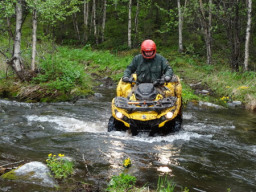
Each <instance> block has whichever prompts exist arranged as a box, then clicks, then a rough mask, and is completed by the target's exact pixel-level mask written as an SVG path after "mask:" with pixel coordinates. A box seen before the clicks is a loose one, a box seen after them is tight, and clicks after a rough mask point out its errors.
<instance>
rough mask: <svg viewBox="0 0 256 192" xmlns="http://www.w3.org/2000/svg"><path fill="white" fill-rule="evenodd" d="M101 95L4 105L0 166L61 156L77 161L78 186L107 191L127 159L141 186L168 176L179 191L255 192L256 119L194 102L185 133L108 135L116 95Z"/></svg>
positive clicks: (18, 185) (20, 187) (0, 105)
mask: <svg viewBox="0 0 256 192" xmlns="http://www.w3.org/2000/svg"><path fill="white" fill-rule="evenodd" d="M102 95H103V97H102V98H88V99H80V100H78V101H77V102H75V103H68V102H64V103H53V104H45V103H43V104H42V103H35V104H27V103H20V102H14V101H6V100H0V166H1V165H3V164H8V163H10V162H17V161H21V160H24V162H29V161H41V162H44V161H45V159H46V158H47V155H48V154H49V153H54V154H58V153H64V154H65V155H67V156H70V157H72V158H74V159H75V160H76V162H77V164H76V167H77V170H76V180H77V181H79V180H80V181H85V182H90V183H94V184H95V185H99V186H100V187H102V188H104V187H106V185H107V183H108V181H109V178H111V176H113V175H117V174H120V173H121V172H123V171H124V168H123V167H122V162H123V160H124V159H125V158H127V157H130V158H131V160H132V167H130V168H129V169H128V170H126V171H125V172H126V173H129V174H131V175H134V176H136V177H137V179H138V185H140V186H143V185H144V184H148V185H149V186H150V187H151V188H155V187H156V184H157V180H158V177H159V175H164V174H168V175H169V176H170V177H171V178H172V179H173V181H174V182H175V183H176V186H177V187H176V189H177V190H178V191H180V190H181V188H182V187H188V188H189V189H190V192H193V191H200V192H202V191H207V192H221V191H223V192H225V191H227V190H228V188H230V189H231V191H232V192H236V191H237V192H245V191H246V192H248V191H256V116H255V114H253V113H249V112H247V111H245V110H243V109H221V110H220V109H206V108H201V107H198V106H195V105H192V104H191V105H188V106H187V107H186V108H185V109H184V113H183V119H184V121H183V130H181V131H179V132H177V133H175V134H172V135H169V136H164V137H163V136H156V137H148V136H147V135H146V134H140V135H138V136H135V137H132V136H131V135H130V134H129V133H124V132H111V133H108V132H107V131H106V130H107V123H108V118H109V117H110V114H111V98H113V97H114V96H115V91H113V89H109V90H107V91H102ZM83 162H85V164H84V163H83ZM85 165H87V168H86V166H85ZM0 186H1V189H0V191H48V190H47V189H46V188H44V187H42V186H40V187H35V186H32V185H31V184H28V183H22V182H20V181H19V182H15V181H6V180H0Z"/></svg>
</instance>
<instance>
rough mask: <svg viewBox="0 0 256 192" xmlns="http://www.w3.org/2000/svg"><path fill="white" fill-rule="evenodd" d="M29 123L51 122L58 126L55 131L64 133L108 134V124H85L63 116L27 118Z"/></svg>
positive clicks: (98, 122)
mask: <svg viewBox="0 0 256 192" xmlns="http://www.w3.org/2000/svg"><path fill="white" fill-rule="evenodd" d="M26 118H27V120H28V122H33V121H36V122H49V123H54V124H56V125H55V126H54V128H55V129H58V130H61V131H64V132H106V123H105V122H102V121H100V120H99V121H97V122H84V121H81V120H78V119H75V118H70V117H62V116H37V115H31V116H26Z"/></svg>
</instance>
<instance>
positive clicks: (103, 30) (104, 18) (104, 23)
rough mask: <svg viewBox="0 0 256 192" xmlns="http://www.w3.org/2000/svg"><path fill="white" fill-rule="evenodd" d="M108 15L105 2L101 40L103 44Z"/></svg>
mask: <svg viewBox="0 0 256 192" xmlns="http://www.w3.org/2000/svg"><path fill="white" fill-rule="evenodd" d="M106 13H107V0H103V18H102V33H101V39H102V42H103V41H104V38H105V37H104V33H105V26H106Z"/></svg>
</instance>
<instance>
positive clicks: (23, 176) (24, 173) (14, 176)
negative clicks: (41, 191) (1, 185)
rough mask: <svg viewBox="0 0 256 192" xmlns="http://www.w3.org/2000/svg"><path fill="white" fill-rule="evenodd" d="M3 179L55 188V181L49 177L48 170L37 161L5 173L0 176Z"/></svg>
mask: <svg viewBox="0 0 256 192" xmlns="http://www.w3.org/2000/svg"><path fill="white" fill-rule="evenodd" d="M1 177H2V178H4V179H10V180H21V181H24V182H29V183H33V184H38V185H42V186H46V187H55V186H56V185H57V183H56V181H55V180H53V179H52V178H51V177H50V170H49V168H48V167H47V166H46V165H45V164H43V163H41V162H37V161H33V162H30V163H26V164H25V165H22V166H21V167H19V168H17V169H15V170H12V171H10V172H8V173H5V174H4V175H2V176H1Z"/></svg>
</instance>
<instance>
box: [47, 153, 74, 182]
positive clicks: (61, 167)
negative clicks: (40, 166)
mask: <svg viewBox="0 0 256 192" xmlns="http://www.w3.org/2000/svg"><path fill="white" fill-rule="evenodd" d="M46 163H47V166H48V167H49V168H50V170H51V172H52V173H53V176H54V178H56V179H66V178H67V177H69V176H70V175H72V174H73V173H74V163H73V162H71V161H69V160H67V159H64V154H59V155H58V157H56V155H52V154H49V155H48V158H47V159H46Z"/></svg>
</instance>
